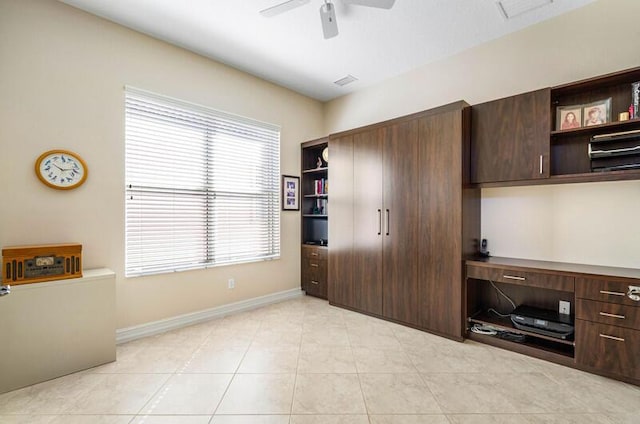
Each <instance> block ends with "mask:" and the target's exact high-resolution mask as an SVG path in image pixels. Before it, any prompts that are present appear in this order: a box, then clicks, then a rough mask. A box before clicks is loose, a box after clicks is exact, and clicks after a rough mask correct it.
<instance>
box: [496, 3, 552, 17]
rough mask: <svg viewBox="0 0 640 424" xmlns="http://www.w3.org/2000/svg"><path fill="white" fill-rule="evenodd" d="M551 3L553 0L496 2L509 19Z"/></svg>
mask: <svg viewBox="0 0 640 424" xmlns="http://www.w3.org/2000/svg"><path fill="white" fill-rule="evenodd" d="M551 3H553V0H499V1H498V2H497V3H496V4H497V5H498V9H499V10H500V13H501V14H502V16H503V17H504V18H505V19H507V20H508V19H512V18H515V17H516V16H520V15H523V14H525V13H528V12H531V11H532V10H535V9H538V8H540V7H543V6H549V5H550V4H551Z"/></svg>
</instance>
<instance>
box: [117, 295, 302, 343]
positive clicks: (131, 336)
mask: <svg viewBox="0 0 640 424" xmlns="http://www.w3.org/2000/svg"><path fill="white" fill-rule="evenodd" d="M302 295H303V292H302V290H300V289H291V290H285V291H281V292H277V293H272V294H267V295H265V296H260V297H254V298H252V299H247V300H241V301H240V302H234V303H229V304H227V305H222V306H217V307H215V308H211V309H205V310H203V311H198V312H192V313H189V314H184V315H178V316H176V317H171V318H165V319H162V320H159V321H152V322H148V323H146V324H140V325H135V326H133V327H127V328H119V329H117V330H116V343H118V344H120V343H126V342H130V341H132V340H136V339H140V338H142V337H148V336H153V335H155V334H160V333H164V332H166V331H170V330H175V329H177V328H181V327H186V326H188V325H192V324H197V323H200V322H204V321H209V320H211V319H214V318H222V317H224V316H227V315H231V314H236V313H238V312H243V311H248V310H251V309H256V308H260V307H262V306H266V305H270V304H272V303H278V302H282V301H284V300H289V299H295V298H297V297H300V296H302Z"/></svg>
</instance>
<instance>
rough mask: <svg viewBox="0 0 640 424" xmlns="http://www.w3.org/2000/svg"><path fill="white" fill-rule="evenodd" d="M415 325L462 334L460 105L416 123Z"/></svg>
mask: <svg viewBox="0 0 640 424" xmlns="http://www.w3.org/2000/svg"><path fill="white" fill-rule="evenodd" d="M420 138H421V143H420V145H419V161H420V171H421V172H420V181H419V185H420V187H421V193H420V196H419V214H420V229H419V236H420V248H419V249H418V251H419V254H418V255H419V258H418V262H419V292H420V295H419V297H420V303H421V304H420V325H421V326H422V327H424V328H426V329H428V330H431V331H434V332H436V333H440V334H442V335H448V336H450V337H454V338H461V337H462V334H461V331H462V309H461V308H462V292H461V290H462V253H461V252H462V247H461V231H462V174H463V173H462V162H463V161H462V141H463V128H462V110H456V111H452V112H445V113H441V114H437V115H432V116H427V117H425V118H422V119H421V123H420Z"/></svg>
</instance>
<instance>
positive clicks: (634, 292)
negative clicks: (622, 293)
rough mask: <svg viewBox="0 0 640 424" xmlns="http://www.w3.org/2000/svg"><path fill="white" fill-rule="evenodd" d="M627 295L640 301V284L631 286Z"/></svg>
mask: <svg viewBox="0 0 640 424" xmlns="http://www.w3.org/2000/svg"><path fill="white" fill-rule="evenodd" d="M627 297H628V298H629V299H631V300H633V301H635V302H640V286H629V291H628V292H627Z"/></svg>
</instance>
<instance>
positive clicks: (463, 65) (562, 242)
mask: <svg viewBox="0 0 640 424" xmlns="http://www.w3.org/2000/svg"><path fill="white" fill-rule="evenodd" d="M638 16H640V1H637V0H600V1H597V2H595V3H593V4H591V5H588V6H585V7H584V8H581V9H578V10H576V11H573V12H570V13H568V14H565V15H562V16H560V17H558V18H555V19H552V20H549V21H546V22H543V23H541V24H538V25H535V26H532V27H529V28H527V29H525V30H523V31H520V32H517V33H514V34H511V35H509V36H506V37H503V38H500V39H497V40H494V41H492V42H489V43H486V44H483V45H481V46H479V47H476V48H473V49H471V50H468V51H465V52H463V53H460V54H458V55H456V56H454V57H451V58H448V59H445V60H442V61H439V62H437V63H433V64H429V65H425V66H423V67H421V68H418V69H416V70H414V71H412V72H409V73H407V74H404V75H401V76H399V77H396V78H393V79H390V80H388V81H385V82H383V83H381V84H378V85H375V86H372V87H369V88H366V89H363V90H361V91H359V92H357V93H354V94H351V95H347V96H344V97H342V98H339V99H336V100H334V101H331V102H329V103H327V104H326V105H325V126H326V127H325V129H326V132H328V133H332V132H336V131H340V130H345V129H348V128H353V127H358V126H361V125H365V124H369V123H373V122H377V121H380V120H385V119H390V118H393V117H397V116H402V115H405V114H408V113H412V112H416V111H419V110H423V109H428V108H431V107H435V106H438V105H442V104H446V103H449V102H452V101H455V100H459V99H464V100H466V101H467V102H469V103H471V104H475V103H482V102H485V101H488V100H492V99H497V98H501V97H506V96H510V95H513V94H517V93H521V92H526V91H531V90H535V89H538V88H543V87H549V86H554V85H558V84H563V83H566V82H571V81H575V80H579V79H582V78H589V77H592V76H597V75H601V74H604V73H608V72H613V71H617V70H621V69H626V68H631V67H636V66H640V55H638V53H637V48H635V47H633V41H632V40H638V39H640V26H639V25H638ZM482 198H483V199H482V236H483V237H486V238H487V239H488V240H489V248H490V251H491V253H492V254H493V255H498V256H511V257H521V258H531V259H546V260H557V261H569V262H578V263H592V264H602V265H612V266H625V267H635V268H638V267H640V255H639V254H638V249H637V241H638V240H639V239H640V227H639V226H638V225H636V224H635V220H636V219H637V217H640V200H639V199H640V182H613V183H593V184H580V185H578V184H575V185H565V186H540V187H514V188H495V189H484V190H483V191H482Z"/></svg>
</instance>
